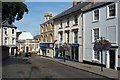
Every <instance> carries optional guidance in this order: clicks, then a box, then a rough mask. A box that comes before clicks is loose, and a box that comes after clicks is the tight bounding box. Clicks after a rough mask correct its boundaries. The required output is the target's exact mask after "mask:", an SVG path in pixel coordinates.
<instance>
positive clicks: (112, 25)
mask: <svg viewBox="0 0 120 80" xmlns="http://www.w3.org/2000/svg"><path fill="white" fill-rule="evenodd" d="M119 15H120V1H118V2H100V3H96V4H94V5H93V6H92V7H89V8H86V9H84V11H83V20H84V23H83V30H84V31H83V36H84V38H83V39H84V40H83V52H84V53H83V54H84V55H83V60H84V61H83V62H87V63H92V64H100V65H101V64H103V65H104V66H106V67H107V68H113V69H117V68H120V47H118V46H119V45H120V36H119V34H120V23H119V22H120V16H119ZM100 37H103V38H104V39H107V40H109V41H110V42H111V45H112V46H111V48H110V50H107V51H103V56H101V53H100V52H97V51H94V50H93V46H94V42H95V41H96V40H100ZM101 59H102V60H101ZM101 61H103V63H102V62H101Z"/></svg>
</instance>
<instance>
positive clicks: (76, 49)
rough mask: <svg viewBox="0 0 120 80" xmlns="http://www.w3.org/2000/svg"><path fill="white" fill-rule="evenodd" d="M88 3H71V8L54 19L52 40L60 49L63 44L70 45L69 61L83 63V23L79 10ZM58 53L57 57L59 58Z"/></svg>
mask: <svg viewBox="0 0 120 80" xmlns="http://www.w3.org/2000/svg"><path fill="white" fill-rule="evenodd" d="M87 4H88V3H79V2H78V3H77V2H73V7H71V8H69V9H68V10H65V11H64V12H62V13H60V14H58V15H57V16H55V17H54V20H53V21H54V26H55V30H54V40H57V42H56V44H57V45H58V47H60V46H61V45H62V44H63V43H64V42H66V43H68V44H70V46H71V48H70V52H69V56H70V59H72V60H76V61H80V62H82V61H83V34H82V33H83V31H82V29H83V26H82V25H83V21H82V12H81V9H82V8H83V7H84V6H86V5H87ZM59 54H60V53H59V52H58V56H59Z"/></svg>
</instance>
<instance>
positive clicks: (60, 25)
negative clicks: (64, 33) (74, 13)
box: [59, 20, 63, 29]
mask: <svg viewBox="0 0 120 80" xmlns="http://www.w3.org/2000/svg"><path fill="white" fill-rule="evenodd" d="M62 27H63V23H62V20H60V24H59V29H62Z"/></svg>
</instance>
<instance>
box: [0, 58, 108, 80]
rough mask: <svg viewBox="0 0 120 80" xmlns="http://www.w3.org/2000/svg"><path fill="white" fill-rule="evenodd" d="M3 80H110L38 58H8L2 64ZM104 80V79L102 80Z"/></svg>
mask: <svg viewBox="0 0 120 80" xmlns="http://www.w3.org/2000/svg"><path fill="white" fill-rule="evenodd" d="M2 73H3V74H2V77H3V78H46V79H47V78H86V79H88V80H93V79H95V80H96V79H100V80H101V79H102V80H110V79H107V78H105V77H103V76H99V75H96V74H92V73H89V72H86V71H82V70H79V69H76V68H73V67H69V66H66V65H63V64H60V63H57V62H53V61H51V60H47V59H44V58H40V57H31V58H24V57H22V58H21V57H18V58H10V59H8V60H6V61H4V62H3V65H2ZM103 78H104V79H103Z"/></svg>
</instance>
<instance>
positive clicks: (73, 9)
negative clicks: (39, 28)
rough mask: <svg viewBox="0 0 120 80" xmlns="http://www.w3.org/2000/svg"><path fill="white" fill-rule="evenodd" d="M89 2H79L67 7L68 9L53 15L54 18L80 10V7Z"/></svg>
mask: <svg viewBox="0 0 120 80" xmlns="http://www.w3.org/2000/svg"><path fill="white" fill-rule="evenodd" d="M89 3H90V2H83V3H79V4H78V5H76V6H73V7H71V8H69V9H67V10H65V11H63V12H62V13H60V14H58V15H56V16H55V17H54V19H57V18H60V17H63V16H66V15H68V14H71V13H73V12H76V11H81V9H82V8H83V7H84V6H86V5H88V4H89Z"/></svg>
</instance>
